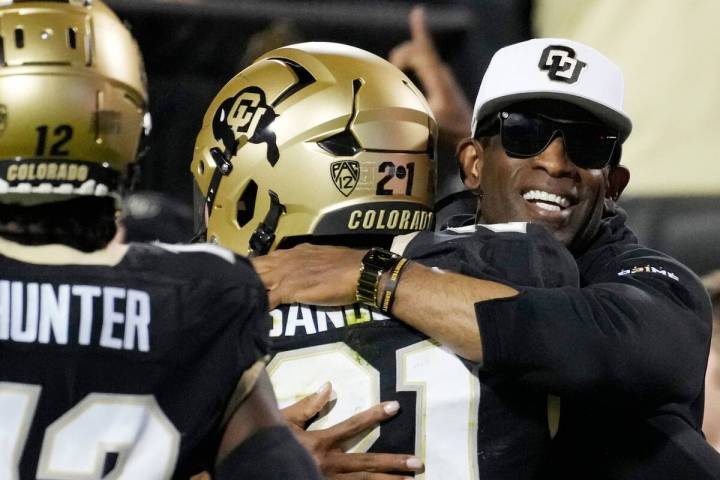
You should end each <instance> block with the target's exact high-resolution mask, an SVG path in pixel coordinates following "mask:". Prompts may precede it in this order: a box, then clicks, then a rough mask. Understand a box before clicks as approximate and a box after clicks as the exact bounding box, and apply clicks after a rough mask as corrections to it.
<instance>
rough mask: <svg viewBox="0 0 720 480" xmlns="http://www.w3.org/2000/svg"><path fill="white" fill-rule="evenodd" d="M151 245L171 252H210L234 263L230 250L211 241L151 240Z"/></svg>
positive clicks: (233, 255)
mask: <svg viewBox="0 0 720 480" xmlns="http://www.w3.org/2000/svg"><path fill="white" fill-rule="evenodd" d="M153 245H156V246H158V247H160V248H162V249H164V250H167V251H168V252H172V253H178V254H179V253H196V252H202V253H210V254H212V255H215V256H217V257H220V258H222V259H223V260H225V261H226V262H228V263H230V264H232V265H234V264H235V254H233V253H232V252H231V251H230V250H228V249H226V248H223V247H221V246H219V245H214V244H212V243H194V244H192V245H175V244H173V245H171V244H169V243H160V242H153Z"/></svg>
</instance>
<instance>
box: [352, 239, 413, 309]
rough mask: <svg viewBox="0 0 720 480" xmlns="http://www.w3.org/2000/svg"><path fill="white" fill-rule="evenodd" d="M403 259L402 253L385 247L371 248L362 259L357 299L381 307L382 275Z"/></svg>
mask: <svg viewBox="0 0 720 480" xmlns="http://www.w3.org/2000/svg"><path fill="white" fill-rule="evenodd" d="M402 259H403V257H401V256H400V255H397V254H395V253H392V252H390V251H388V250H385V249H383V248H377V247H375V248H371V249H370V250H369V251H368V252H367V253H366V254H365V256H364V257H363V259H362V264H361V266H360V277H359V278H358V282H357V287H356V288H355V299H356V300H357V301H358V302H360V303H363V304H365V305H370V306H373V307H380V305H379V304H378V286H379V284H380V277H381V276H382V274H383V273H385V272H389V271H390V270H392V269H393V268H395V266H396V265H397V264H398V263H399V262H400V260H402Z"/></svg>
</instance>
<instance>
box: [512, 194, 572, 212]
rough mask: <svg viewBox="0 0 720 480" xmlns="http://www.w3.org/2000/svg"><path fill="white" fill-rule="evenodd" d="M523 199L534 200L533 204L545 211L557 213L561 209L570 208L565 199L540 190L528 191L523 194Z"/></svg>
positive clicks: (568, 201)
mask: <svg viewBox="0 0 720 480" xmlns="http://www.w3.org/2000/svg"><path fill="white" fill-rule="evenodd" d="M523 198H524V199H525V200H528V201H531V200H535V201H536V202H535V204H536V205H537V206H538V207H540V208H543V209H545V210H552V211H559V210H560V209H561V208H567V207H569V206H570V200H568V199H567V198H565V197H563V196H560V195H556V194H554V193H549V192H544V191H542V190H530V191H529V192H527V193H525V194H523ZM545 202H550V203H545Z"/></svg>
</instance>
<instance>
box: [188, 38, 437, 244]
mask: <svg viewBox="0 0 720 480" xmlns="http://www.w3.org/2000/svg"><path fill="white" fill-rule="evenodd" d="M436 138H437V126H436V123H435V119H434V117H433V114H432V112H431V111H430V108H429V107H428V104H427V102H426V100H425V98H424V97H423V95H422V94H421V93H420V92H419V91H418V89H417V88H416V87H415V86H414V85H413V84H412V82H411V81H410V80H409V79H408V78H407V77H406V76H405V75H404V74H403V73H402V72H401V71H400V70H398V69H397V68H395V67H394V66H393V65H392V64H390V63H389V62H387V61H385V60H383V59H382V58H380V57H378V56H376V55H373V54H371V53H368V52H366V51H364V50H360V49H358V48H354V47H350V46H347V45H341V44H335V43H303V44H297V45H291V46H288V47H284V48H279V49H276V50H273V51H271V52H269V53H267V54H265V55H263V56H262V57H260V58H259V59H258V60H256V61H255V62H254V63H253V64H252V65H251V66H249V67H248V68H246V69H245V70H243V71H242V72H240V73H239V74H238V75H237V76H235V77H234V78H233V79H232V80H230V81H229V82H228V83H227V84H226V85H225V86H224V87H223V88H222V89H221V90H220V93H218V95H217V96H216V97H215V99H214V100H213V102H212V104H211V105H210V108H209V109H208V111H207V113H206V114H205V119H204V121H203V127H202V129H201V130H200V133H199V134H198V137H197V141H196V143H195V154H194V158H193V161H192V164H191V167H190V168H191V171H192V174H193V176H194V178H195V186H196V212H197V215H198V217H197V219H198V223H199V230H200V232H201V234H202V231H203V229H204V227H206V228H207V239H208V240H210V241H214V242H217V243H220V244H221V245H224V246H226V247H228V248H231V249H232V250H234V251H236V252H238V253H242V254H248V253H250V254H264V253H267V252H268V251H269V250H271V249H274V248H276V247H277V246H278V245H290V244H292V243H294V242H293V239H294V240H295V242H296V241H297V239H298V238H302V237H303V236H306V235H312V236H313V237H315V238H317V237H319V236H338V235H350V236H356V235H365V236H368V235H397V234H401V233H407V232H409V231H413V230H422V229H426V228H428V227H430V226H431V223H432V213H431V207H432V204H433V190H434V176H433V172H434V166H433V157H434V151H435V139H436ZM206 219H207V221H206ZM355 238H358V237H355Z"/></svg>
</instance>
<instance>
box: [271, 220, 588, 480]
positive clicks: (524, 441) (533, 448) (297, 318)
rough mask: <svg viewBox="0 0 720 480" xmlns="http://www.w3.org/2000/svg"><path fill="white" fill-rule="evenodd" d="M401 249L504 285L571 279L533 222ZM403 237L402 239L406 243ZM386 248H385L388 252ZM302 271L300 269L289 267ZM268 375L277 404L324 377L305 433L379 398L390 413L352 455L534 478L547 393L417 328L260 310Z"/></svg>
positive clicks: (355, 309) (474, 474) (455, 474)
mask: <svg viewBox="0 0 720 480" xmlns="http://www.w3.org/2000/svg"><path fill="white" fill-rule="evenodd" d="M398 240H400V241H399V242H398V241H396V243H395V245H394V247H396V246H397V245H399V244H401V243H402V242H403V240H405V241H406V244H407V246H406V248H405V249H404V255H405V256H408V257H411V258H414V259H416V260H418V261H420V262H422V263H424V264H425V265H428V266H435V267H439V268H443V269H447V270H453V271H457V272H462V273H465V274H468V275H472V276H475V277H480V278H485V279H492V280H499V281H502V282H504V283H506V284H511V285H518V286H519V285H526V286H560V285H568V284H570V285H572V284H575V285H576V284H577V282H578V276H577V269H576V267H575V263H574V260H573V259H572V256H570V254H569V253H568V254H567V256H564V255H563V254H562V253H558V252H562V251H564V249H557V248H552V249H550V248H548V249H546V248H545V246H546V245H548V242H555V240H554V239H553V238H552V236H551V235H550V234H548V233H547V232H545V230H544V229H542V228H541V227H537V226H535V225H528V224H524V223H522V224H504V225H498V226H488V227H478V228H477V229H476V228H475V227H472V228H469V229H467V228H466V229H457V230H449V231H446V232H443V233H432V232H422V233H420V234H417V235H416V236H414V237H412V238H411V239H410V238H409V237H408V238H405V239H403V238H402V237H399V239H398ZM408 241H409V243H408ZM394 250H397V248H394ZM298 275H302V272H298ZM271 315H272V321H273V323H272V328H271V331H270V337H271V344H272V346H271V349H272V351H273V352H274V353H275V355H274V357H273V359H272V361H271V362H270V364H269V365H268V373H269V374H270V378H271V380H272V382H273V386H274V387H275V390H276V394H277V396H278V400H279V402H280V404H281V406H285V405H288V404H291V403H293V402H295V401H297V399H298V398H301V397H302V396H304V395H306V394H309V393H312V392H314V391H315V390H317V389H318V388H319V387H320V386H321V385H322V384H323V383H324V382H326V381H331V382H332V384H333V389H334V390H335V392H336V394H337V400H336V401H335V403H333V404H332V405H331V408H330V409H329V411H328V412H322V413H323V415H322V416H321V417H320V418H319V419H318V420H317V421H316V422H315V423H314V424H313V425H312V427H311V428H325V427H328V426H330V425H333V424H335V423H337V422H338V421H341V420H344V419H346V418H347V417H349V416H351V415H352V414H355V413H358V412H360V411H362V410H364V409H366V408H368V407H370V406H372V405H374V404H376V403H377V402H379V401H388V400H398V401H399V402H400V406H401V410H400V413H399V414H398V415H397V416H395V417H394V418H392V419H391V420H389V421H388V422H385V423H383V424H382V425H381V426H380V427H379V428H376V429H375V430H373V431H372V432H370V433H368V434H366V435H364V436H362V437H360V438H358V439H354V440H353V442H351V445H352V447H353V451H367V450H369V451H376V452H397V453H414V454H415V455H417V456H420V457H421V458H422V459H423V461H424V462H425V472H424V474H422V475H418V476H416V478H425V479H427V480H444V479H453V480H476V479H483V480H488V479H503V480H505V479H530V478H536V477H537V475H538V472H539V469H540V466H541V463H542V461H543V459H544V457H545V455H546V453H547V452H548V448H549V441H550V435H549V430H548V420H547V396H546V394H544V393H538V392H533V391H530V390H527V389H523V388H522V387H518V386H517V382H513V379H512V378H510V377H504V378H500V377H497V376H492V375H488V374H487V373H485V372H483V371H482V369H480V368H478V367H477V366H476V365H473V364H471V363H469V362H466V361H464V360H462V359H461V358H459V357H457V356H456V355H454V354H453V353H452V352H450V351H449V350H448V349H447V348H445V347H443V346H442V345H440V344H438V343H437V342H435V341H434V340H431V339H429V338H427V336H425V335H424V334H422V333H420V332H418V331H416V330H414V329H412V328H410V327H408V326H406V325H405V324H403V323H401V322H399V321H397V320H395V319H393V318H389V317H387V316H386V315H383V314H382V313H379V312H377V311H373V310H370V309H368V308H366V307H362V306H359V305H357V304H356V305H349V306H345V307H336V308H328V307H318V306H312V305H300V304H293V305H282V306H281V307H280V308H278V309H276V310H274V311H272V312H271Z"/></svg>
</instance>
